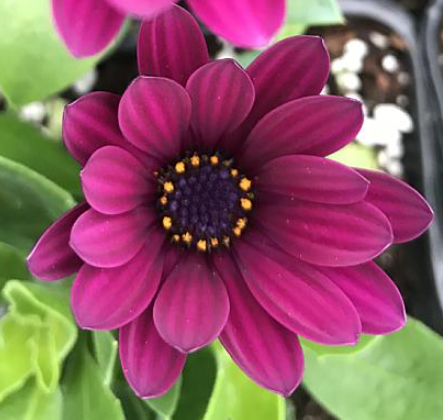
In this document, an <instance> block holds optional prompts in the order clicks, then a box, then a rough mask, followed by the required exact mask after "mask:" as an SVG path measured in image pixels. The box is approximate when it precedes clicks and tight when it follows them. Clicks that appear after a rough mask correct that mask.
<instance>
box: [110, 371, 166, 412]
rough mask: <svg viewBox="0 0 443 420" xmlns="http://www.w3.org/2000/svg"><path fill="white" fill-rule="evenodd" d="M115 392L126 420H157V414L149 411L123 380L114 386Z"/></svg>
mask: <svg viewBox="0 0 443 420" xmlns="http://www.w3.org/2000/svg"><path fill="white" fill-rule="evenodd" d="M115 390H116V393H117V396H118V397H119V398H120V400H121V402H122V406H123V411H124V414H125V418H126V419H127V420H158V418H157V414H156V413H155V412H154V411H152V410H151V408H150V407H149V406H148V405H147V404H146V403H145V401H144V400H142V399H140V398H138V397H137V396H136V395H135V394H134V391H133V390H132V389H131V388H130V387H129V386H128V384H127V382H126V381H125V380H124V379H123V380H122V381H119V382H118V383H117V384H116V385H115Z"/></svg>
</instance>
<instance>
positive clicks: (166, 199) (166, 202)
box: [159, 195, 168, 206]
mask: <svg viewBox="0 0 443 420" xmlns="http://www.w3.org/2000/svg"><path fill="white" fill-rule="evenodd" d="M159 201H160V204H161V205H162V206H166V204H168V198H167V197H166V196H165V195H164V196H163V197H160V200H159Z"/></svg>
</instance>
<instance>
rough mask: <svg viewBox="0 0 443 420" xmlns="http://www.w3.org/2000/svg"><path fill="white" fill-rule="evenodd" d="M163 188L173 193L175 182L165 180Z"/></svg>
mask: <svg viewBox="0 0 443 420" xmlns="http://www.w3.org/2000/svg"><path fill="white" fill-rule="evenodd" d="M163 188H164V189H165V191H166V192H167V193H172V191H174V184H173V183H172V182H171V181H168V182H165V184H164V185H163Z"/></svg>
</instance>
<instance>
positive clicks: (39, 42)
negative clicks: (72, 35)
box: [0, 0, 98, 106]
mask: <svg viewBox="0 0 443 420" xmlns="http://www.w3.org/2000/svg"><path fill="white" fill-rule="evenodd" d="M0 16H1V17H2V19H1V22H2V24H1V27H0V31H1V32H0V35H1V36H0V63H2V65H1V66H0V90H1V91H2V93H3V94H4V95H5V97H6V98H7V100H8V102H9V103H10V104H11V105H14V106H20V105H24V104H26V103H28V102H31V101H35V100H40V99H44V98H46V97H48V96H50V95H52V94H54V93H56V92H59V91H61V90H63V89H65V88H66V87H68V86H69V85H71V84H72V83H73V82H75V81H76V80H78V79H79V78H80V77H82V76H83V75H85V74H86V73H87V72H88V71H90V70H91V69H92V68H93V67H94V65H95V64H96V63H97V61H98V57H94V58H90V59H87V60H77V59H75V58H74V57H72V56H71V55H70V53H69V52H68V50H67V49H66V48H65V46H64V45H63V43H62V41H61V40H60V38H59V36H58V35H57V33H56V30H55V27H54V23H53V20H52V16H51V11H50V0H20V7H18V6H17V2H16V0H1V1H0Z"/></svg>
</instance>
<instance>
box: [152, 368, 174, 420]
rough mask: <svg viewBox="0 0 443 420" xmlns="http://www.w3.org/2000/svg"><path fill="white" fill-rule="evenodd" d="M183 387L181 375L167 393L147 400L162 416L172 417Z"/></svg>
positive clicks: (165, 417) (164, 417)
mask: <svg viewBox="0 0 443 420" xmlns="http://www.w3.org/2000/svg"><path fill="white" fill-rule="evenodd" d="M181 387H182V378H181V377H180V378H179V379H178V381H177V382H176V383H175V385H174V386H173V387H172V388H171V390H170V391H169V392H168V393H167V394H165V395H163V396H162V397H160V398H154V399H151V400H146V401H145V402H146V404H148V405H149V407H150V408H151V409H152V410H153V411H155V412H156V413H157V414H158V415H159V416H160V418H162V419H170V418H172V415H173V414H174V412H175V410H176V408H177V405H178V400H179V398H180V392H181Z"/></svg>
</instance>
